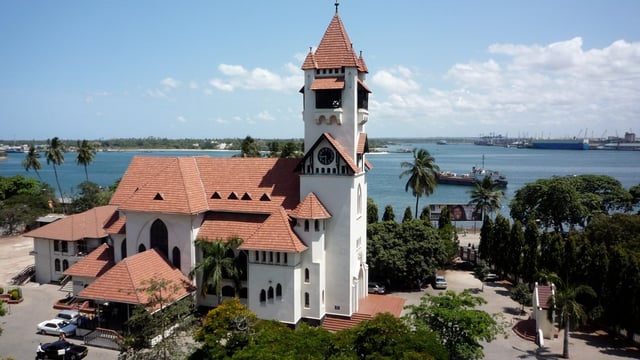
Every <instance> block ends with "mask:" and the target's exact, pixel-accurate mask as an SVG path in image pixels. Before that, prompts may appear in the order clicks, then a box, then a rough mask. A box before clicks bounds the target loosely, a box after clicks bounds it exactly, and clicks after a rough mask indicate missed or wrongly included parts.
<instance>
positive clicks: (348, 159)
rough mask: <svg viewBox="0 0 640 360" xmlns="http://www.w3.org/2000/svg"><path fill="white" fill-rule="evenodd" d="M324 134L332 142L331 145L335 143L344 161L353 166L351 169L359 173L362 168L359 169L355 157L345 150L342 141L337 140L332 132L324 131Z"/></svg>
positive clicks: (334, 145)
mask: <svg viewBox="0 0 640 360" xmlns="http://www.w3.org/2000/svg"><path fill="white" fill-rule="evenodd" d="M323 135H324V137H325V138H326V139H327V140H328V141H329V142H330V143H331V145H333V147H334V148H335V149H336V151H337V152H338V153H339V154H340V156H342V158H343V159H344V161H345V162H346V163H347V165H349V167H350V168H351V171H353V172H354V173H355V174H357V173H359V172H360V169H358V165H356V163H355V161H353V158H352V157H351V156H350V155H349V154H348V153H347V152H346V151H345V150H344V148H343V147H342V145H340V143H339V142H337V141H336V139H334V138H333V136H331V134H329V133H324V134H323Z"/></svg>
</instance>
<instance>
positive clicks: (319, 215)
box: [291, 193, 331, 219]
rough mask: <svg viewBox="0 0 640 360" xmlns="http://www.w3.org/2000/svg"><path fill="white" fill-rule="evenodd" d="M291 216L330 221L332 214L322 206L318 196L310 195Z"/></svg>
mask: <svg viewBox="0 0 640 360" xmlns="http://www.w3.org/2000/svg"><path fill="white" fill-rule="evenodd" d="M291 216H293V217H296V218H298V219H328V218H330V217H331V214H330V213H329V211H328V210H327V209H326V208H325V207H324V205H322V202H320V200H319V199H318V197H317V196H316V194H314V193H309V194H308V195H307V196H306V197H305V198H304V200H302V202H301V203H300V204H299V205H298V207H296V208H295V209H293V211H291Z"/></svg>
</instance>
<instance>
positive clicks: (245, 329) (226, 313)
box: [192, 298, 258, 359]
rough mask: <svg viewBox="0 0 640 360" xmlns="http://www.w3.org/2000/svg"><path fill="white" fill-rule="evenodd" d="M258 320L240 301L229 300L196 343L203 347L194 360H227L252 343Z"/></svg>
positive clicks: (207, 322) (210, 316)
mask: <svg viewBox="0 0 640 360" xmlns="http://www.w3.org/2000/svg"><path fill="white" fill-rule="evenodd" d="M257 322H258V318H257V316H256V315H255V314H254V313H252V312H251V310H249V309H248V308H247V307H246V306H244V305H242V304H241V303H240V300H239V299H237V298H231V299H226V300H225V301H224V302H222V303H221V304H219V305H218V307H216V308H215V309H213V310H211V311H209V312H208V313H207V316H206V318H205V320H204V322H203V323H202V326H201V327H200V328H199V329H198V330H196V333H195V336H194V339H195V340H196V341H198V342H200V343H201V344H202V346H201V348H200V350H199V351H198V352H197V353H196V354H194V356H193V357H192V358H193V359H224V358H227V357H231V356H233V354H234V353H235V352H236V351H238V350H240V349H242V348H243V347H244V346H245V345H247V344H248V343H249V341H250V340H251V338H252V336H253V334H254V329H255V327H256V324H257Z"/></svg>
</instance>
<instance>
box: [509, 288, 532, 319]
mask: <svg viewBox="0 0 640 360" xmlns="http://www.w3.org/2000/svg"><path fill="white" fill-rule="evenodd" d="M509 296H510V297H511V299H512V300H513V301H515V302H517V303H518V304H520V305H521V306H522V307H521V308H520V312H521V313H524V307H525V306H531V290H529V286H527V284H525V283H519V284H518V285H516V286H515V287H513V288H512V289H511V293H510V294H509Z"/></svg>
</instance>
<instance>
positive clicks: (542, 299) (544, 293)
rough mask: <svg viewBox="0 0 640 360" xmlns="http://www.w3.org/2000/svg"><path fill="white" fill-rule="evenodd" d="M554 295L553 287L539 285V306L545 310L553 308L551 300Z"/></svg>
mask: <svg viewBox="0 0 640 360" xmlns="http://www.w3.org/2000/svg"><path fill="white" fill-rule="evenodd" d="M552 294H553V286H549V285H538V305H539V306H540V307H541V308H543V309H549V308H551V304H550V303H549V300H550V299H551V295H552Z"/></svg>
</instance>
